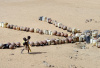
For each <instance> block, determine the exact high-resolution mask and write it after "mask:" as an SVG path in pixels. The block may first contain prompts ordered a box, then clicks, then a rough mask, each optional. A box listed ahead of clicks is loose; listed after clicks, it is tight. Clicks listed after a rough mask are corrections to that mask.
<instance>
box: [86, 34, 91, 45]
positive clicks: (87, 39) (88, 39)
mask: <svg viewBox="0 0 100 68" xmlns="http://www.w3.org/2000/svg"><path fill="white" fill-rule="evenodd" d="M86 43H90V35H88V34H87V35H86Z"/></svg>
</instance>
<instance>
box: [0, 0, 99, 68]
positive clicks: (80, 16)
mask: <svg viewBox="0 0 100 68" xmlns="http://www.w3.org/2000/svg"><path fill="white" fill-rule="evenodd" d="M39 16H47V17H50V18H52V19H54V20H57V21H58V22H61V23H63V24H64V25H66V26H68V27H75V28H79V29H81V31H84V30H86V29H97V30H99V31H100V0H0V22H2V21H3V22H8V23H9V24H14V25H19V26H27V27H34V28H40V29H48V30H52V31H53V30H57V31H60V32H67V31H63V30H62V29H59V28H57V27H55V26H54V25H50V24H48V23H46V22H41V21H39V20H38V17H39ZM86 19H94V21H92V22H88V23H85V21H86ZM99 33H100V32H99ZM28 35H30V36H31V37H32V38H31V40H30V41H40V40H45V39H47V38H58V37H56V36H48V35H40V34H37V33H29V32H23V31H15V30H10V29H6V28H1V27H0V43H7V42H18V41H19V42H21V41H23V40H22V38H23V37H26V36H28ZM87 46H88V47H89V49H79V48H77V46H76V45H75V44H63V45H51V46H45V47H31V50H32V53H31V54H27V51H24V54H21V53H20V52H21V49H22V48H17V49H14V50H10V49H4V50H3V49H0V68H48V67H47V66H45V64H44V63H43V61H46V62H47V63H48V64H50V65H51V66H54V67H53V68H73V67H70V66H71V65H75V66H76V67H77V68H100V49H98V48H97V47H92V45H87ZM75 50H77V51H78V52H76V51H75ZM11 54H14V55H11ZM71 57H72V58H71Z"/></svg>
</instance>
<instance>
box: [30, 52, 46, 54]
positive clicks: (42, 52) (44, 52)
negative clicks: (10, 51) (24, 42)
mask: <svg viewBox="0 0 100 68" xmlns="http://www.w3.org/2000/svg"><path fill="white" fill-rule="evenodd" d="M42 53H47V52H31V53H29V54H42Z"/></svg>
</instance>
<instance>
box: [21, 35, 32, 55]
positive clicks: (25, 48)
mask: <svg viewBox="0 0 100 68" xmlns="http://www.w3.org/2000/svg"><path fill="white" fill-rule="evenodd" d="M30 38H31V37H30V36H28V37H27V39H26V38H25V37H24V38H23V41H24V42H23V45H24V48H23V49H22V51H21V53H23V51H24V50H28V54H29V51H30V52H31V49H30V47H29V40H30Z"/></svg>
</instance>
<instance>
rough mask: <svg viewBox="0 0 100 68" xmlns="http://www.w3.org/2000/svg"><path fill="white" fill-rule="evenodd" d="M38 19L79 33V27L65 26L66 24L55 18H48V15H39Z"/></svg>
mask: <svg viewBox="0 0 100 68" xmlns="http://www.w3.org/2000/svg"><path fill="white" fill-rule="evenodd" d="M39 20H40V21H44V22H48V23H50V24H53V25H55V27H58V28H61V29H63V30H67V31H68V32H72V33H80V29H76V28H70V27H69V28H67V26H65V25H63V24H62V23H59V22H57V21H56V20H52V19H51V18H48V17H44V16H41V17H39Z"/></svg>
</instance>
